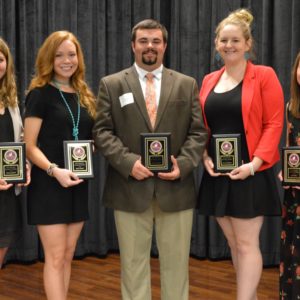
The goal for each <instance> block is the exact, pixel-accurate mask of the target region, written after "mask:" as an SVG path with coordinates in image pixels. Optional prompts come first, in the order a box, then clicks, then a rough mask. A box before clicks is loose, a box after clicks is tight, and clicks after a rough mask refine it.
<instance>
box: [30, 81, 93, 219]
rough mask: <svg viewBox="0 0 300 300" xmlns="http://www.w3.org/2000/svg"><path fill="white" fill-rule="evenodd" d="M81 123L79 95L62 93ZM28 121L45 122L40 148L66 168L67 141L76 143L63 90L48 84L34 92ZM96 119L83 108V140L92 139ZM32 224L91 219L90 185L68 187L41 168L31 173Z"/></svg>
mask: <svg viewBox="0 0 300 300" xmlns="http://www.w3.org/2000/svg"><path fill="white" fill-rule="evenodd" d="M62 93H63V95H64V97H65V99H66V101H67V103H68V104H69V106H70V109H71V111H72V113H73V115H74V116H75V119H76V120H77V112H78V109H77V95H76V93H66V92H62ZM25 104H26V110H25V118H27V117H38V118H40V119H42V120H43V122H42V125H41V129H40V132H39V135H38V147H39V148H40V149H41V151H42V152H43V153H44V154H45V155H46V157H47V158H48V159H49V161H50V162H52V163H56V164H57V165H58V166H60V167H64V155H63V141H64V140H74V138H73V136H72V129H73V123H72V119H71V115H70V113H69V111H68V109H67V107H66V105H65V103H64V102H63V99H62V98H61V95H60V93H59V90H58V89H57V88H55V87H54V86H52V85H45V86H43V87H41V88H36V89H34V90H32V91H31V92H30V93H29V94H28V96H27V98H26V103H25ZM92 127H93V119H92V118H91V116H90V115H89V114H88V112H87V110H86V108H84V107H81V109H80V122H79V135H78V139H79V140H90V139H92ZM27 198H28V205H27V209H28V223H29V224H31V225H35V224H67V223H74V222H79V221H84V220H86V219H88V216H89V214H88V182H87V181H86V180H85V181H84V182H82V183H80V184H79V185H76V186H73V187H69V188H64V187H62V186H61V185H60V184H59V182H58V181H57V180H56V179H55V178H53V177H50V176H48V175H47V174H46V172H45V171H44V170H42V169H40V168H38V167H37V166H33V168H32V172H31V184H30V185H29V187H28V196H27Z"/></svg>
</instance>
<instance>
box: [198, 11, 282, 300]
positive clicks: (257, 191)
mask: <svg viewBox="0 0 300 300" xmlns="http://www.w3.org/2000/svg"><path fill="white" fill-rule="evenodd" d="M252 20H253V16H252V14H251V13H250V12H249V11H248V10H246V9H239V10H237V11H234V12H232V13H230V14H229V15H228V17H227V18H225V19H223V20H222V21H221V22H220V23H219V25H218V26H217V29H216V38H215V48H216V51H217V56H218V57H219V58H220V59H222V60H223V62H224V66H223V67H222V68H221V69H220V70H218V71H215V72H213V73H211V74H209V75H207V76H205V78H204V80H203V82H202V87H201V90H200V102H201V106H202V111H203V115H204V120H205V123H206V126H207V128H208V129H209V132H210V140H209V142H208V144H207V149H206V151H205V152H204V155H203V163H204V166H205V171H204V174H203V179H202V182H201V186H200V192H199V204H198V208H199V211H200V213H201V214H204V215H208V216H215V217H216V220H217V222H218V224H219V225H220V227H221V228H222V230H223V232H224V235H225V236H226V238H227V241H228V244H229V246H230V250H231V257H232V261H233V265H234V268H235V271H236V275H237V276H236V278H237V299H239V300H250V299H253V300H254V299H256V289H257V286H258V283H259V280H260V276H261V272H262V256H261V253H260V247H259V233H260V230H261V227H262V224H263V216H266V215H267V216H278V215H280V213H281V205H280V199H279V196H278V191H277V188H276V181H275V176H274V172H273V169H272V166H273V165H274V164H275V163H276V162H277V161H278V160H279V152H278V144H279V141H280V136H281V131H282V127H283V110H284V100H283V93H282V88H281V86H280V83H279V81H278V78H277V76H276V74H275V72H274V70H273V69H272V68H270V67H266V66H259V65H254V64H253V63H252V62H251V61H250V59H249V58H250V56H251V55H252V46H253V38H252V35H251V26H250V25H251V22H252ZM237 136H238V137H239V138H236V137H237ZM216 137H218V138H220V137H223V138H225V140H223V142H224V143H223V142H222V143H221V144H218V143H217V140H218V138H216ZM228 138H229V141H230V142H229V143H228V140H226V139H228ZM216 146H218V148H217V147H216ZM217 155H219V157H217ZM230 155H231V156H230ZM232 155H239V156H240V164H235V163H237V162H238V159H235V158H234V159H233V158H232ZM219 161H221V162H222V164H221V165H220V168H216V167H217V166H218V165H217V162H219ZM228 165H229V168H228V169H227V170H226V167H228ZM221 167H223V168H224V167H225V171H224V169H222V168H221Z"/></svg>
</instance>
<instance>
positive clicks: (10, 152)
mask: <svg viewBox="0 0 300 300" xmlns="http://www.w3.org/2000/svg"><path fill="white" fill-rule="evenodd" d="M0 166H1V169H0V178H1V179H3V180H5V181H6V182H7V183H25V182H26V155H25V143H0Z"/></svg>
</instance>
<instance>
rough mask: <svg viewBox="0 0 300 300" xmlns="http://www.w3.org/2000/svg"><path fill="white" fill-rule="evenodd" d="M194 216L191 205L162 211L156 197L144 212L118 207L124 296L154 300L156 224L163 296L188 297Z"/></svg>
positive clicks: (131, 299) (167, 298) (170, 298)
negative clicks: (152, 266)
mask: <svg viewBox="0 0 300 300" xmlns="http://www.w3.org/2000/svg"><path fill="white" fill-rule="evenodd" d="M192 219H193V210H192V209H188V210H184V211H179V212H171V213H170V212H163V211H161V210H160V208H159V206H158V204H157V202H156V201H154V202H153V204H152V205H151V206H150V208H149V209H147V210H146V211H145V212H143V213H131V212H124V211H118V210H115V222H116V227H117V234H118V240H119V247H120V256H121V289H122V299H123V300H151V270H150V250H151V243H152V233H153V226H155V232H156V241H157V247H158V251H159V262H160V278H161V299H162V300H187V299H188V297H189V295H188V294H189V269H188V266H189V252H190V242H191V231H192Z"/></svg>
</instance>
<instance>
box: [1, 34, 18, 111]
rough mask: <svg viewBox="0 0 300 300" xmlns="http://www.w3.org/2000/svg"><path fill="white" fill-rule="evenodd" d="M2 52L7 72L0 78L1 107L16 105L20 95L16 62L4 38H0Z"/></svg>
mask: <svg viewBox="0 0 300 300" xmlns="http://www.w3.org/2000/svg"><path fill="white" fill-rule="evenodd" d="M0 52H2V54H3V55H4V57H5V59H6V72H5V74H4V75H3V77H2V78H1V79H0V107H1V106H2V107H8V106H11V107H15V106H17V105H18V97H17V85H16V79H15V68H14V62H13V58H12V55H11V53H10V50H9V48H8V46H7V44H6V42H5V41H4V40H3V39H2V38H0Z"/></svg>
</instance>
